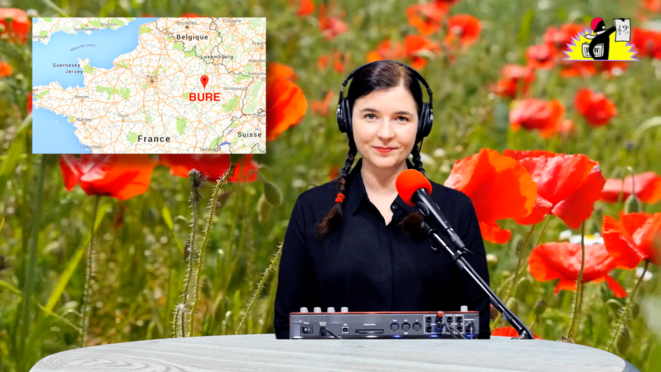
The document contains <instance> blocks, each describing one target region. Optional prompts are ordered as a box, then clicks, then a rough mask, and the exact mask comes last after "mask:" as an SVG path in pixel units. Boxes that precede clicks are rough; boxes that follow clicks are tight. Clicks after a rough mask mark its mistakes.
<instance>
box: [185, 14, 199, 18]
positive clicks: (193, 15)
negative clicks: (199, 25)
mask: <svg viewBox="0 0 661 372" xmlns="http://www.w3.org/2000/svg"><path fill="white" fill-rule="evenodd" d="M181 17H188V18H194V17H202V16H201V15H199V14H197V13H182V14H181Z"/></svg>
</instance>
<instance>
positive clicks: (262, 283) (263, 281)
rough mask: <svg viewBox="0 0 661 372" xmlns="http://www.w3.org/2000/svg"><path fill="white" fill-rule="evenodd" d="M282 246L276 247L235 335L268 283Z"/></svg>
mask: <svg viewBox="0 0 661 372" xmlns="http://www.w3.org/2000/svg"><path fill="white" fill-rule="evenodd" d="M283 244H284V242H282V243H281V244H280V246H279V247H278V251H277V252H276V253H275V255H274V256H273V260H271V263H270V264H269V267H267V268H266V271H264V275H263V276H262V279H261V280H260V281H259V284H257V289H256V290H255V293H254V294H253V296H252V299H251V300H250V303H249V304H248V308H247V309H246V312H245V314H243V317H242V318H241V321H240V322H239V326H238V327H237V328H236V334H237V335H238V334H239V331H240V330H241V327H242V326H243V322H244V321H245V320H246V318H247V317H248V314H250V309H252V307H253V305H254V304H255V302H257V298H258V297H259V294H260V293H261V292H262V290H263V289H264V287H265V286H266V282H267V281H268V279H269V276H270V275H271V273H272V272H274V271H275V264H276V262H278V260H279V259H280V255H281V254H282V246H283Z"/></svg>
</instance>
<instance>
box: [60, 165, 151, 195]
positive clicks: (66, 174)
mask: <svg viewBox="0 0 661 372" xmlns="http://www.w3.org/2000/svg"><path fill="white" fill-rule="evenodd" d="M156 164H158V162H157V161H155V160H152V159H151V158H150V157H149V155H110V154H99V155H96V154H92V155H88V154H83V155H81V156H80V157H79V158H76V157H74V156H73V155H62V156H60V170H61V171H62V177H63V178H64V186H65V187H66V189H67V190H68V191H71V189H73V187H74V186H76V185H77V184H79V183H80V187H81V188H82V189H83V190H84V191H85V193H87V195H107V196H111V197H113V198H117V199H121V200H125V199H128V198H130V197H133V196H136V195H140V194H142V193H144V192H145V191H147V189H148V188H149V181H150V179H151V174H152V171H153V170H154V167H155V166H156Z"/></svg>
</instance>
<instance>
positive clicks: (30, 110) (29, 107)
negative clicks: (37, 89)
mask: <svg viewBox="0 0 661 372" xmlns="http://www.w3.org/2000/svg"><path fill="white" fill-rule="evenodd" d="M26 106H27V110H26V111H27V113H28V114H29V113H31V112H32V92H28V99H27V104H26Z"/></svg>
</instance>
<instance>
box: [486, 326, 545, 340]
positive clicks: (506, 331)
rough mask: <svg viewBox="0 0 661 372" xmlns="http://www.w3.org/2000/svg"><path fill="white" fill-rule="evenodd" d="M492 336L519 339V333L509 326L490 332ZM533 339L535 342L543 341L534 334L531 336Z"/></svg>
mask: <svg viewBox="0 0 661 372" xmlns="http://www.w3.org/2000/svg"><path fill="white" fill-rule="evenodd" d="M491 335H492V336H504V337H519V332H517V331H516V329H514V327H511V326H505V327H499V328H496V329H494V330H493V332H491ZM532 335H533V337H534V338H535V339H537V340H543V338H541V337H539V336H537V335H536V334H535V333H533V334H532Z"/></svg>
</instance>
